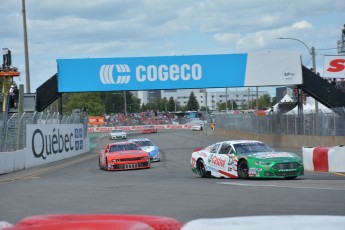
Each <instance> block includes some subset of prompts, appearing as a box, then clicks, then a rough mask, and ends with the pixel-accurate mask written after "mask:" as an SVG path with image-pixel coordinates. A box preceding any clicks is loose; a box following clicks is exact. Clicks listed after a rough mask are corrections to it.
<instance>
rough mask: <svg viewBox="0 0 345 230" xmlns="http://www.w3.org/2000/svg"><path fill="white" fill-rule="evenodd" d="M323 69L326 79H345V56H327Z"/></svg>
mask: <svg viewBox="0 0 345 230" xmlns="http://www.w3.org/2000/svg"><path fill="white" fill-rule="evenodd" d="M323 69H324V74H323V77H325V78H345V56H340V55H337V56H325V57H324V65H323Z"/></svg>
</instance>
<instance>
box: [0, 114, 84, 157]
mask: <svg viewBox="0 0 345 230" xmlns="http://www.w3.org/2000/svg"><path fill="white" fill-rule="evenodd" d="M3 117H4V114H2V113H0V118H3ZM27 124H83V126H84V136H87V126H88V118H87V117H81V116H78V115H72V116H66V115H59V114H58V113H44V112H34V113H25V112H23V113H13V114H12V115H11V116H9V117H8V119H6V120H5V119H1V120H0V152H6V151H16V150H20V149H24V148H25V147H26V125H27Z"/></svg>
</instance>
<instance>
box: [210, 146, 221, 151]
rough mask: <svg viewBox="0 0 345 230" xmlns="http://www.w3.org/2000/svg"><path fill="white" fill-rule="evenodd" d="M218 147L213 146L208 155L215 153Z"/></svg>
mask: <svg viewBox="0 0 345 230" xmlns="http://www.w3.org/2000/svg"><path fill="white" fill-rule="evenodd" d="M219 146H220V144H215V145H213V146H212V149H211V151H210V153H217V152H218V148H219Z"/></svg>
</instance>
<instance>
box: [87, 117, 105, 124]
mask: <svg viewBox="0 0 345 230" xmlns="http://www.w3.org/2000/svg"><path fill="white" fill-rule="evenodd" d="M89 125H97V126H102V125H104V117H103V116H90V117H89Z"/></svg>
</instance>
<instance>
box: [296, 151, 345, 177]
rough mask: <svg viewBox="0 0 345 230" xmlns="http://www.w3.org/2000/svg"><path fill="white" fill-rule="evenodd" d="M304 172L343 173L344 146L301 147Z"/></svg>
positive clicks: (344, 166) (344, 167)
mask: <svg viewBox="0 0 345 230" xmlns="http://www.w3.org/2000/svg"><path fill="white" fill-rule="evenodd" d="M302 153H303V164H304V169H305V170H310V171H319V172H345V164H344V162H345V146H343V145H339V146H334V147H322V146H319V147H303V148H302Z"/></svg>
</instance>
